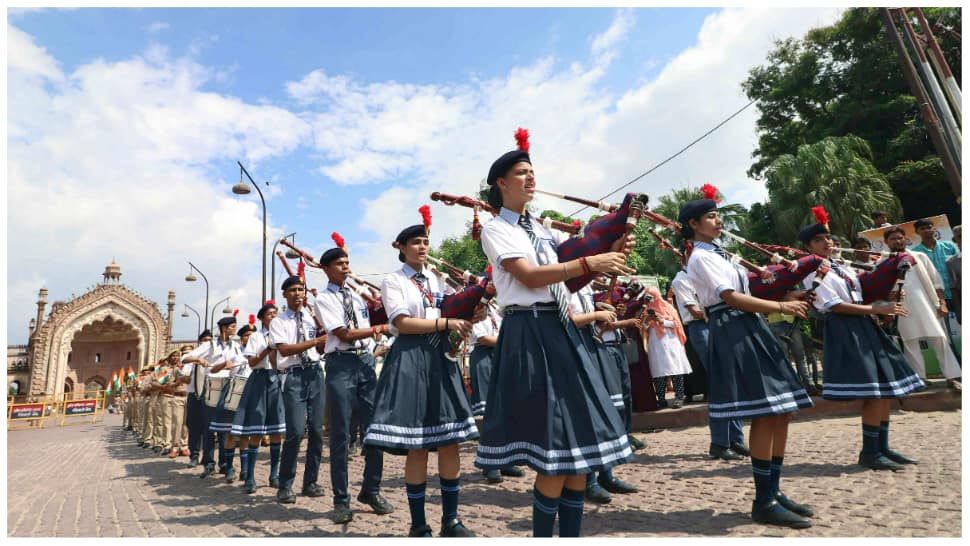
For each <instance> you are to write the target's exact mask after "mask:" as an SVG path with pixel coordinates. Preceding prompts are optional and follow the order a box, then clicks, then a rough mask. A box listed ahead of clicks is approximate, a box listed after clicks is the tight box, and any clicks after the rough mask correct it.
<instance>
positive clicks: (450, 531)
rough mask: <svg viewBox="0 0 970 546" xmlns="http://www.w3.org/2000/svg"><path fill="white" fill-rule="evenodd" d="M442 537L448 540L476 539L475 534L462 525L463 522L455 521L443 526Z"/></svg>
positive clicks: (439, 534) (440, 534) (440, 533)
mask: <svg viewBox="0 0 970 546" xmlns="http://www.w3.org/2000/svg"><path fill="white" fill-rule="evenodd" d="M438 536H440V537H447V538H475V533H473V532H472V531H471V529H469V528H468V527H465V525H464V524H462V522H461V520H458V519H453V520H451V521H447V522H445V523H442V524H441V532H439V533H438Z"/></svg>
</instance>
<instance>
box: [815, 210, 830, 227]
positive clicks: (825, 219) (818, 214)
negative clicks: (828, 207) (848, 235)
mask: <svg viewBox="0 0 970 546" xmlns="http://www.w3.org/2000/svg"><path fill="white" fill-rule="evenodd" d="M812 214H814V215H815V221H816V222H818V223H819V224H822V225H823V226H825V227H826V229H827V228H828V227H829V213H827V212H825V207H823V206H822V205H819V206H817V207H812Z"/></svg>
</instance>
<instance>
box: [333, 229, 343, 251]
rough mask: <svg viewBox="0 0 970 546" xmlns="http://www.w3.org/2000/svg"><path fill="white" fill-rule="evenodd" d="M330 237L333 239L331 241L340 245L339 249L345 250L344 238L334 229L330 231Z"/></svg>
mask: <svg viewBox="0 0 970 546" xmlns="http://www.w3.org/2000/svg"><path fill="white" fill-rule="evenodd" d="M330 238H331V239H333V242H335V243H337V246H338V247H340V249H341V250H343V251H344V252H347V248H346V247H344V238H343V237H341V236H340V234H339V233H337V232H336V231H335V232H333V233H331V234H330Z"/></svg>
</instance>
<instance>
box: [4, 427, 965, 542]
mask: <svg viewBox="0 0 970 546" xmlns="http://www.w3.org/2000/svg"><path fill="white" fill-rule="evenodd" d="M120 425H121V418H120V417H119V416H117V415H108V416H107V417H106V418H105V421H104V422H103V423H98V424H94V425H92V424H81V425H73V426H67V427H63V428H61V427H52V428H47V429H43V430H14V431H9V432H8V433H7V472H8V474H7V534H8V536H13V537H31V536H69V537H76V536H81V537H93V536H99V537H100V536H106V537H149V536H150V537H221V536H249V537H253V536H255V537H260V536H328V535H344V536H377V535H382V536H387V535H394V536H400V535H403V534H406V532H407V528H408V519H409V518H408V509H407V499H406V497H405V494H404V481H403V462H404V459H403V458H402V457H393V456H386V457H385V463H384V477H385V480H384V493H385V496H387V498H388V499H389V500H390V501H391V502H392V503H393V504H394V505H395V506H396V508H397V510H396V512H395V513H393V514H391V515H389V516H377V515H375V514H373V513H372V512H371V511H370V508H369V507H367V506H365V505H363V504H361V503H358V502H357V501H356V500H354V501H353V502H352V505H351V508H352V509H353V510H354V511H355V515H354V520H353V521H352V522H350V523H349V524H347V525H343V526H340V525H335V524H334V523H332V522H331V521H330V520H329V518H328V516H329V515H330V512H331V510H332V507H333V503H332V499H331V498H330V497H329V496H327V497H320V498H306V497H298V498H297V503H296V504H293V505H280V504H277V503H276V502H275V498H274V494H275V491H274V490H273V489H272V488H270V487H269V486H268V485H267V480H268V474H269V463H268V457H269V453H268V449H267V448H265V447H264V448H262V449H261V450H260V460H259V463H258V468H257V476H258V483H259V485H260V488H259V490H258V491H257V493H256V494H254V495H246V494H244V493H243V492H242V490H241V487H240V486H239V484H240V483H241V482H237V483H236V484H233V485H229V484H226V483H224V482H223V480H222V479H221V477H220V479H217V478H215V477H210V478H207V479H206V480H205V481H202V480H200V479H199V478H198V475H199V473H200V471H201V468H200V467H196V468H188V467H187V466H186V461H187V458H184V457H180V458H178V459H175V460H171V459H167V458H161V457H158V456H150V453H149V452H148V451H147V450H144V449H140V448H138V447H137V446H136V445H135V441H134V440H133V438H132V436H131V435H130V433H128V432H125V431H122V430H121V428H120ZM960 432H961V411H959V410H956V411H946V412H927V413H912V412H910V413H901V412H900V413H894V415H893V417H892V429H891V439H892V444H893V446H894V447H896V448H897V449H899V450H900V451H902V452H904V453H907V454H909V455H912V456H916V457H918V458H919V459H920V464H919V466H916V467H909V468H907V469H906V470H905V471H903V472H899V473H896V474H893V473H886V472H872V471H868V470H864V469H862V468H860V467H859V466H857V465H856V464H855V462H856V457H857V453H858V450H859V446H860V443H861V430H860V420H859V418H858V417H838V418H827V419H818V420H809V421H795V422H794V423H793V424H792V430H791V432H790V434H789V449H788V454H787V456H786V458H785V469H784V474H783V476H782V488H783V490H784V491H785V492H786V493H787V494H788V495H789V496H790V497H792V498H794V499H796V500H798V501H800V502H804V503H807V504H809V505H811V506H813V507H814V508H815V511H816V512H817V514H818V516H816V517H815V518H814V520H813V521H814V524H815V525H814V526H813V527H812V528H810V529H807V530H803V531H794V530H789V529H780V528H771V527H763V526H760V525H756V524H753V523H752V522H751V520H750V518H749V515H748V511H749V510H750V506H751V500H752V498H753V483H752V478H751V467H750V465H749V464H747V463H746V462H745V463H740V464H739V463H727V462H722V461H712V460H710V459H709V458H708V457H707V456H706V452H707V447H708V436H707V429H706V428H704V427H693V428H686V429H679V430H665V431H661V432H658V433H651V434H637V436H638V437H639V438H641V439H642V440H644V441H645V442H646V443H647V448H646V449H645V450H642V451H639V452H637V453H636V458H635V460H634V461H633V463H632V464H628V465H625V466H622V467H619V468H618V469H617V470H616V474H617V476H619V477H621V478H623V479H625V480H627V481H629V482H631V483H633V484H635V485H636V486H637V487H638V488H639V489H640V492H639V493H635V494H632V495H614V497H613V502H612V503H611V504H609V505H605V506H597V505H591V504H589V503H587V505H586V513H585V516H584V519H583V535H584V536H597V535H598V536H618V537H622V536H805V537H815V536H933V537H942V536H960V524H961V485H960V482H961V473H960V469H961V466H960V465H961V448H960ZM474 449H475V448H474V445H473V444H467V445H465V446H464V447H463V449H462V470H463V472H464V476H463V478H462V491H461V505H460V517H461V518H462V519H463V521H464V522H465V524H466V525H467V526H468V527H469V528H471V529H472V530H474V531H475V532H477V533H478V534H479V535H484V536H528V535H529V534H530V533H531V523H530V519H531V516H532V508H531V503H532V496H531V487H532V473H531V471H530V472H529V473H528V474H529V475H528V476H527V477H525V478H506V481H505V482H504V483H502V484H499V485H489V484H487V483H486V482H485V481H484V480H483V478H482V477H481V474H479V473H478V472H476V471H475V469H474V468H473V466H472V461H473V459H474ZM326 455H327V449H326V448H324V461H323V466H322V468H321V483H320V485H321V486H323V487H324V489H325V490H326V491H328V492H329V491H330V483H329V472H328V470H327V465H328V464H329V461H328V459H327V457H326ZM238 460H239V459H238V456H237V458H236V461H237V463H236V464H237V466H238ZM434 461H435V457H434V455H432V456H431V457H430V463H429V466H431V467H432V468H431V470H432V472H434V468H435V464H436V463H435V462H434ZM362 463H363V459H362V458H361V457H359V456H357V457H353V458H352V459H351V471H350V472H351V474H350V475H351V476H352V478H353V477H356V478H355V479H353V481H352V483H351V495H352V497H356V493H357V492H358V491H359V480H360V478H359V477H360V475H361V473H362ZM302 468H303V458H302V456H301V458H300V466H299V470H298V475H297V478H296V483H297V484H300V483H302V482H301V480H302V477H301V476H302ZM297 492H298V491H297ZM440 513H441V505H440V494H439V491H438V483H437V478H434V477H433V478H430V479H429V483H428V507H427V515H428V521H429V522H432V523H433V522H435V521H437V520H438V519H439V517H440ZM433 526H434V525H433Z"/></svg>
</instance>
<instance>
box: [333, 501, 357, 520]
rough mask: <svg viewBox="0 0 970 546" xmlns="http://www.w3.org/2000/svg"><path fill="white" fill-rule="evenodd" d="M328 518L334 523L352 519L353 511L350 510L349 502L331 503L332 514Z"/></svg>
mask: <svg viewBox="0 0 970 546" xmlns="http://www.w3.org/2000/svg"><path fill="white" fill-rule="evenodd" d="M330 519H331V520H332V521H333V522H334V523H338V524H339V523H347V522H349V521H350V520H352V519H354V513H353V512H351V511H350V505H349V504H335V505H333V515H332V516H330Z"/></svg>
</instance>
